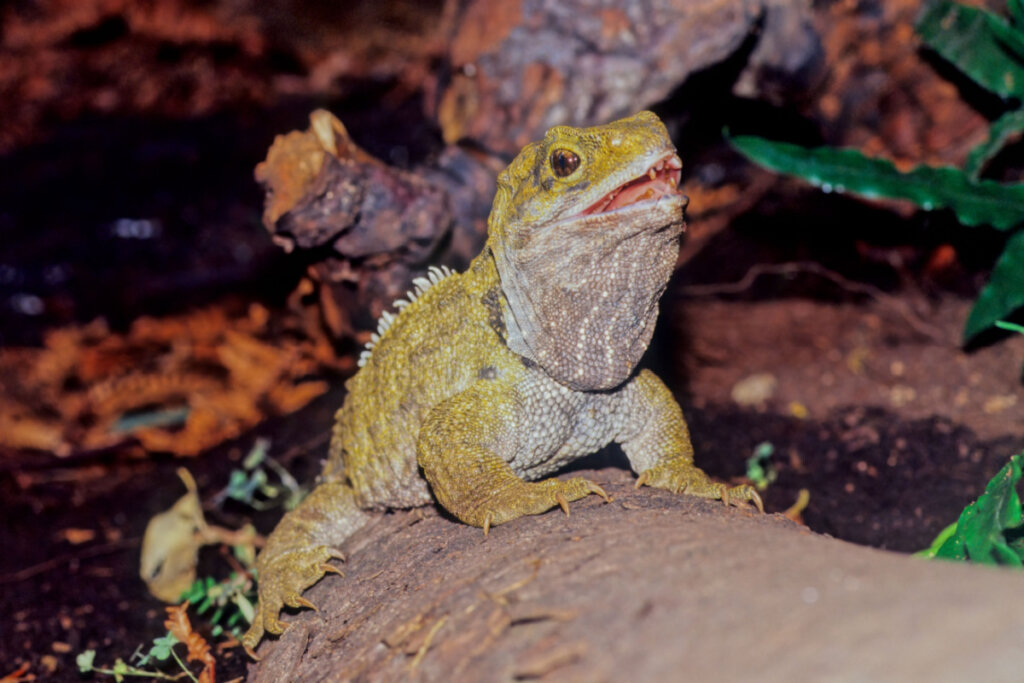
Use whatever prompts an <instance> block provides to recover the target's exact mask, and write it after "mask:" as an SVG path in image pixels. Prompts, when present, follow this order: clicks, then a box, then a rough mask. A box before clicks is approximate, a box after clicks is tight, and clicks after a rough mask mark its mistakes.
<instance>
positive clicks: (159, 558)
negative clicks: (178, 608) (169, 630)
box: [139, 468, 206, 640]
mask: <svg viewBox="0 0 1024 683" xmlns="http://www.w3.org/2000/svg"><path fill="white" fill-rule="evenodd" d="M178 475H179V476H180V477H181V478H182V481H184V482H185V487H186V488H187V489H188V493H186V494H185V495H184V496H182V497H181V498H179V499H178V501H177V502H176V503H175V504H174V505H173V506H172V507H171V508H170V509H169V510H167V511H165V512H161V513H160V514H158V515H155V516H154V517H153V518H152V519H151V520H149V524H147V525H146V533H145V534H144V535H143V537H142V555H141V558H140V561H139V575H140V576H141V577H142V580H143V581H145V582H146V587H147V588H148V589H149V592H150V593H151V594H152V595H153V596H154V597H155V598H157V599H159V600H163V601H164V602H177V601H178V600H180V599H181V595H182V593H184V592H185V591H186V590H188V588H189V586H191V585H192V582H193V581H195V579H196V565H197V564H198V563H199V548H200V547H202V544H203V543H202V539H201V537H200V533H201V532H202V530H203V529H204V528H205V527H206V520H205V519H204V517H203V508H202V504H201V503H200V502H199V494H198V491H197V490H196V484H195V480H194V479H193V478H192V475H191V474H189V473H188V470H186V469H184V468H181V469H179V470H178ZM182 640H184V639H182Z"/></svg>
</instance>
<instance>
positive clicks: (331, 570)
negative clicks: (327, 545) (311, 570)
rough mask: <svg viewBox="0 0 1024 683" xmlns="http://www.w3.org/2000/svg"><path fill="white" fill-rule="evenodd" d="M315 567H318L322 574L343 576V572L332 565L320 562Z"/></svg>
mask: <svg viewBox="0 0 1024 683" xmlns="http://www.w3.org/2000/svg"><path fill="white" fill-rule="evenodd" d="M317 566H318V567H319V569H320V571H322V572H323V573H324V574H337V575H338V576H345V572H343V571H341V570H340V569H338V568H337V567H335V566H334V565H333V564H327V563H326V562H321V563H320V564H319V565H317Z"/></svg>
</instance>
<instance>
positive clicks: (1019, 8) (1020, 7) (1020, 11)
mask: <svg viewBox="0 0 1024 683" xmlns="http://www.w3.org/2000/svg"><path fill="white" fill-rule="evenodd" d="M1007 5H1009V7H1010V17H1011V18H1012V19H1013V25H1014V27H1015V28H1017V30H1020V29H1021V28H1022V27H1024V0H1010V1H1009V2H1008V3H1007Z"/></svg>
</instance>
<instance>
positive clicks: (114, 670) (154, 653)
mask: <svg viewBox="0 0 1024 683" xmlns="http://www.w3.org/2000/svg"><path fill="white" fill-rule="evenodd" d="M179 642H181V641H179V640H178V639H177V638H175V637H174V634H172V633H171V632H170V631H168V632H167V633H166V634H164V635H163V636H161V637H159V638H154V639H153V643H152V646H151V647H150V648H149V651H148V652H147V653H146V654H142V653H141V649H142V648H141V646H140V647H139V649H138V650H136V651H135V654H133V655H132V656H131V657H130V659H132V660H136V661H135V664H134V665H132V664H128V663H127V662H125V661H124V660H123V659H121V658H120V657H118V658H117V659H116V660H115V661H114V664H113V665H112V666H111V667H110V668H105V667H100V666H96V665H95V664H94V663H93V662H94V661H95V660H96V650H85V651H84V652H81V653H79V655H78V656H77V657H75V664H77V665H78V671H79V672H80V673H82V674H89V673H97V674H106V675H107V676H113V677H114V680H116V681H123V680H124V679H125V678H126V677H128V676H136V677H139V678H160V679H163V680H167V681H176V680H178V679H179V678H181V677H182V676H188V677H189V678H190V679H191V680H193V681H197V680H198V679H196V677H195V676H194V675H192V672H191V671H189V669H188V667H187V666H185V663H184V662H183V661H181V658H180V657H179V656H178V653H177V652H175V651H174V646H175V645H177V644H178V643H179ZM171 659H173V660H174V661H175V662H176V663H177V666H178V667H179V668H180V671H175V672H174V673H167V672H165V671H160V670H159V669H157V668H156V667H157V666H158V665H162V664H163V663H166V662H169V661H170V660H171ZM158 663H159V664H158Z"/></svg>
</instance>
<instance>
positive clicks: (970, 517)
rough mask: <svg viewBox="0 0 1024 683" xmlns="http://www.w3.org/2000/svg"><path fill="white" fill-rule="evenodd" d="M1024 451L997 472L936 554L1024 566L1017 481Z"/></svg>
mask: <svg viewBox="0 0 1024 683" xmlns="http://www.w3.org/2000/svg"><path fill="white" fill-rule="evenodd" d="M1022 460H1024V454H1019V455H1014V456H1013V457H1011V458H1010V460H1009V462H1007V463H1006V466H1005V467H1003V469H1001V470H999V473H998V474H996V476H994V477H993V478H992V479H991V481H989V483H988V485H986V486H985V492H984V493H983V494H981V497H979V498H978V500H977V501H975V502H973V503H971V504H970V505H968V506H967V507H966V508H965V509H964V511H963V512H962V513H961V514H960V519H959V520H958V521H957V524H956V531H955V532H954V533H953V535H952V536H950V537H949V538H948V539H947V540H946V542H945V543H943V544H942V546H941V547H940V548H939V550H938V552H937V553H936V554H935V556H936V557H940V558H945V559H957V560H962V559H965V558H966V559H969V560H970V561H971V562H978V563H981V564H1000V565H1009V566H1014V567H1021V566H1024V563H1022V555H1021V552H1022V550H1024V547H1022V546H1021V545H1020V543H1018V537H1019V534H1020V531H1021V521H1022V515H1021V502H1020V497H1019V496H1018V495H1017V482H1019V481H1020V478H1021V461H1022Z"/></svg>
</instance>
